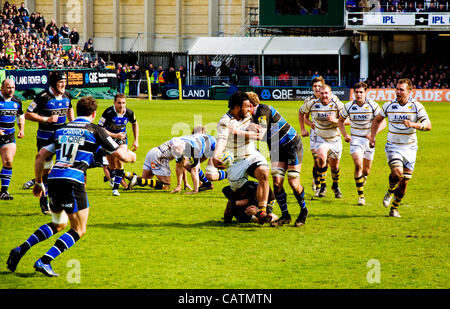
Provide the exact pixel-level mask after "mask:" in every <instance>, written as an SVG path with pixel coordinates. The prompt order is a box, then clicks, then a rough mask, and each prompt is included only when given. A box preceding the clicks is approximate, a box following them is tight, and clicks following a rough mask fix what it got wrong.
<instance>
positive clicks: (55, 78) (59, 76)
mask: <svg viewBox="0 0 450 309" xmlns="http://www.w3.org/2000/svg"><path fill="white" fill-rule="evenodd" d="M60 80H66V74H64V72H59V71H54V72H51V73H50V77H49V84H50V87H52V88H56V83H57V82H59V81H60Z"/></svg>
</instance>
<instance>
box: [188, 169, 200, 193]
mask: <svg viewBox="0 0 450 309" xmlns="http://www.w3.org/2000/svg"><path fill="white" fill-rule="evenodd" d="M199 171H200V163H197V164H196V165H195V166H191V178H192V184H193V185H194V188H193V189H192V191H190V192H186V194H195V193H198V188H199V187H200V179H199V176H198V173H199Z"/></svg>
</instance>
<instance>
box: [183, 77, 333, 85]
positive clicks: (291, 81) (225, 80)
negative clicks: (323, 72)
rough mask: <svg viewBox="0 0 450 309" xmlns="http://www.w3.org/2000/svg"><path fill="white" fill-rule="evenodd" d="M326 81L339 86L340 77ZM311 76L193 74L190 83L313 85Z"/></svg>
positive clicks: (328, 78)
mask: <svg viewBox="0 0 450 309" xmlns="http://www.w3.org/2000/svg"><path fill="white" fill-rule="evenodd" d="M324 79H325V82H326V83H327V84H329V85H330V86H338V85H339V78H338V77H337V76H324ZM311 80H312V77H311V76H291V77H289V78H285V79H283V78H281V79H280V77H279V76H264V78H263V77H262V76H258V75H255V76H238V77H229V76H193V77H192V78H191V81H190V83H189V84H190V85H194V86H215V85H224V84H227V85H229V84H234V85H240V86H276V87H280V86H281V87H282V86H287V87H291V86H311Z"/></svg>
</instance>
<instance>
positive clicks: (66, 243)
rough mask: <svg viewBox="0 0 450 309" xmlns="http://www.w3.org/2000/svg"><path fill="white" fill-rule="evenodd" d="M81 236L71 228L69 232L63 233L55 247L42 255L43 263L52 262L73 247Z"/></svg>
mask: <svg viewBox="0 0 450 309" xmlns="http://www.w3.org/2000/svg"><path fill="white" fill-rule="evenodd" d="M79 239H80V236H79V235H78V233H77V232H75V231H74V230H72V229H70V230H69V231H68V232H67V233H65V234H63V235H61V237H60V238H58V240H57V241H56V242H55V244H54V245H53V247H51V248H50V250H48V251H47V253H46V254H45V255H44V256H42V257H41V260H42V263H44V264H50V262H51V261H53V260H54V259H55V258H57V257H58V256H59V255H60V254H61V253H63V252H64V251H66V250H67V249H69V248H70V247H72V246H73V245H74V244H75V243H76V242H77V240H79Z"/></svg>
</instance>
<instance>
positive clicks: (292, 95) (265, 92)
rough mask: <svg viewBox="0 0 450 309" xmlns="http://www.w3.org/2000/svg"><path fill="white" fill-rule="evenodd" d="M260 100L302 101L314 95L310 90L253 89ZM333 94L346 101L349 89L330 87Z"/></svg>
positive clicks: (286, 88) (283, 88)
mask: <svg viewBox="0 0 450 309" xmlns="http://www.w3.org/2000/svg"><path fill="white" fill-rule="evenodd" d="M254 89H255V92H256V93H257V94H258V96H259V99H260V100H263V101H265V100H267V101H304V100H305V99H306V98H307V97H309V96H311V95H313V94H314V92H313V91H312V89H311V88H301V87H254ZM332 92H333V94H335V95H337V96H338V97H339V99H341V100H347V99H348V98H349V96H350V89H348V88H338V87H334V88H333V87H332Z"/></svg>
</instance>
